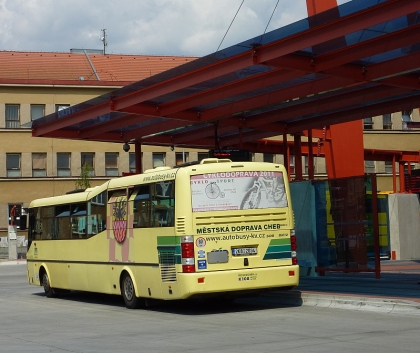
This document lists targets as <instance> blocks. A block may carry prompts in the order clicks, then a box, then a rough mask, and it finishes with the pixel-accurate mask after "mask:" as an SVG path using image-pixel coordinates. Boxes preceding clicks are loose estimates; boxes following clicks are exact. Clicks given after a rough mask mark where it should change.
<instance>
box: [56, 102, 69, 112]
mask: <svg viewBox="0 0 420 353" xmlns="http://www.w3.org/2000/svg"><path fill="white" fill-rule="evenodd" d="M68 107H70V104H56V105H55V111H56V112H59V111H61V110H64V109H67V108H68Z"/></svg>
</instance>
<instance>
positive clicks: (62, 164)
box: [57, 153, 71, 177]
mask: <svg viewBox="0 0 420 353" xmlns="http://www.w3.org/2000/svg"><path fill="white" fill-rule="evenodd" d="M70 156H71V154H70V153H57V176H59V177H69V176H71V171H70Z"/></svg>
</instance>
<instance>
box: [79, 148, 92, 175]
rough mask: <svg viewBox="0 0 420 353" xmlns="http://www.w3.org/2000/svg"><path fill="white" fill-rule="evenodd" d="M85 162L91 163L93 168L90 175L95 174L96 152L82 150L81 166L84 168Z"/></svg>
mask: <svg viewBox="0 0 420 353" xmlns="http://www.w3.org/2000/svg"><path fill="white" fill-rule="evenodd" d="M85 164H88V165H90V167H91V168H92V171H91V173H90V176H94V175H95V153H92V152H82V154H81V163H80V167H81V168H82V167H83V166H84V165H85Z"/></svg>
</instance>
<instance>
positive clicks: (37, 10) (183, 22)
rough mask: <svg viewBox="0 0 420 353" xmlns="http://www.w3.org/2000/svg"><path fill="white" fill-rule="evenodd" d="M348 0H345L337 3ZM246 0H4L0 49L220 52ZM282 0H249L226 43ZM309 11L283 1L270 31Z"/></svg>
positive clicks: (299, 0)
mask: <svg viewBox="0 0 420 353" xmlns="http://www.w3.org/2000/svg"><path fill="white" fill-rule="evenodd" d="M346 1H348V0H339V3H343V2H346ZM241 2H242V0H223V1H221V0H141V1H133V0H118V1H115V0H0V50H20V51H63V52H68V51H69V49H70V48H85V49H87V48H89V49H102V48H103V45H102V43H101V42H100V39H99V38H100V35H101V32H100V31H101V29H102V28H106V29H107V35H108V37H107V39H108V47H107V48H106V50H107V52H108V53H123V54H156V55H206V54H209V53H212V52H214V51H216V49H217V47H218V46H219V44H220V42H221V41H222V38H223V36H224V35H225V33H226V30H227V28H228V27H229V25H230V23H231V21H232V19H233V17H234V16H235V13H236V11H237V10H238V8H239V5H240V4H241ZM276 3H277V0H245V1H244V4H243V6H242V8H241V9H240V11H239V13H238V15H237V17H236V19H235V21H234V22H233V24H232V26H231V28H230V30H229V32H228V33H227V35H226V38H225V39H224V40H223V43H222V46H221V48H224V47H227V46H230V45H233V44H236V43H239V42H242V41H244V40H247V39H250V38H253V37H256V36H258V35H260V34H262V33H263V31H264V29H265V28H266V26H267V23H268V20H269V19H270V16H271V14H272V12H273V10H274V7H275V5H276ZM305 17H307V14H306V1H305V0H293V1H291V0H280V1H279V4H278V7H277V9H276V12H275V14H274V16H273V18H272V20H271V23H270V25H269V27H268V29H267V31H270V30H273V29H275V28H278V27H281V26H285V25H287V24H289V23H291V22H295V21H297V20H299V19H302V18H305Z"/></svg>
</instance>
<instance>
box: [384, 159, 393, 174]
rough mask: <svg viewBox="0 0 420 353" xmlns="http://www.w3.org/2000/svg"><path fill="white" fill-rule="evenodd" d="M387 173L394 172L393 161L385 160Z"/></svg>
mask: <svg viewBox="0 0 420 353" xmlns="http://www.w3.org/2000/svg"><path fill="white" fill-rule="evenodd" d="M385 173H387V174H392V161H385Z"/></svg>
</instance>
